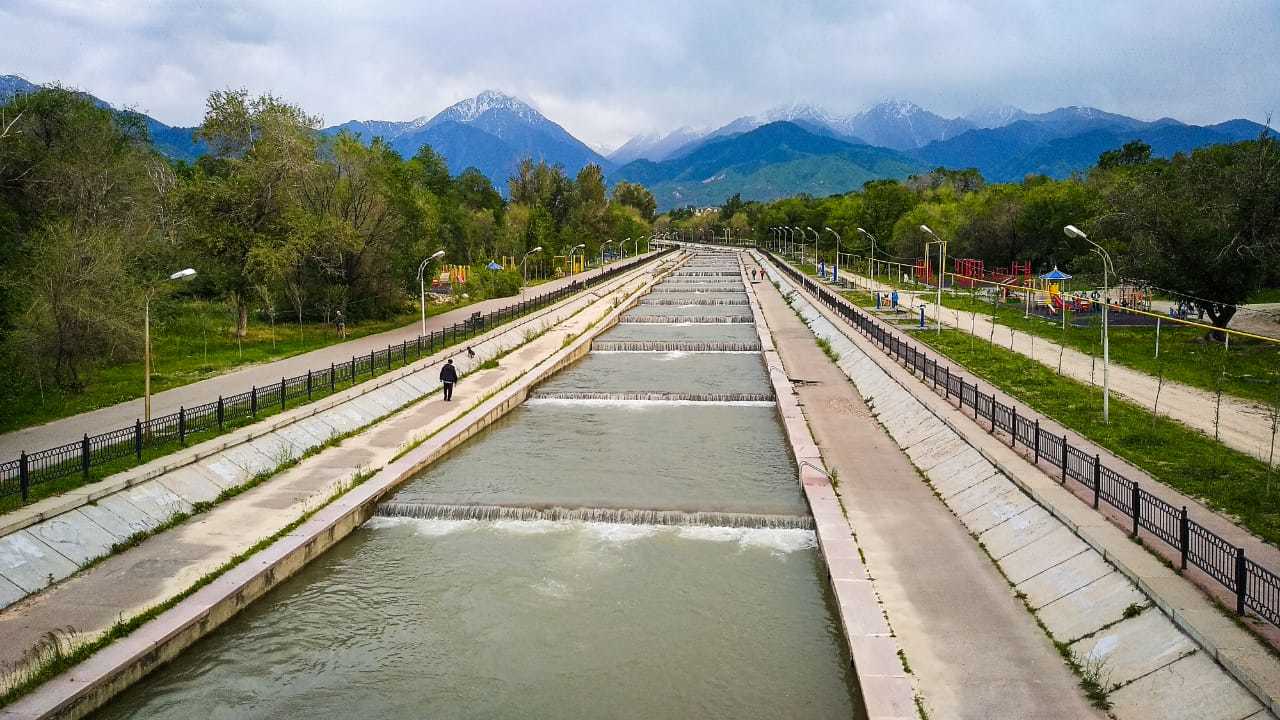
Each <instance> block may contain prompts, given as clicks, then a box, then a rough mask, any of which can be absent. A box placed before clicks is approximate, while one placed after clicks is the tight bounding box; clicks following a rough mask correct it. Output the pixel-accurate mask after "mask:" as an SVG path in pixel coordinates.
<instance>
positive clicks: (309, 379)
mask: <svg viewBox="0 0 1280 720" xmlns="http://www.w3.org/2000/svg"><path fill="white" fill-rule="evenodd" d="M307 402H311V368H307Z"/></svg>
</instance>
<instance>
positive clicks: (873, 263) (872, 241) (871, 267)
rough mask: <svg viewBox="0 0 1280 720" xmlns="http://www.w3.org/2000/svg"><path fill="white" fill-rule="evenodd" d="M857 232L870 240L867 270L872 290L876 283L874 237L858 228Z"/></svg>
mask: <svg viewBox="0 0 1280 720" xmlns="http://www.w3.org/2000/svg"><path fill="white" fill-rule="evenodd" d="M858 232H860V233H862V234H863V235H865V236H867V237H868V238H869V239H870V240H871V262H870V263H868V264H867V269H869V270H870V271H871V283H872V288H873V289H874V284H875V281H876V236H875V235H872V234H871V233H869V232H867V231H866V230H863V229H862V228H858Z"/></svg>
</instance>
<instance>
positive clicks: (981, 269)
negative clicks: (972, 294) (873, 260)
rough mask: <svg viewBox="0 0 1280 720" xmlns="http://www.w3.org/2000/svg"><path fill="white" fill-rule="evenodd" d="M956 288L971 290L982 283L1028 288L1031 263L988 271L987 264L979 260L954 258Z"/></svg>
mask: <svg viewBox="0 0 1280 720" xmlns="http://www.w3.org/2000/svg"><path fill="white" fill-rule="evenodd" d="M952 263H953V264H952V266H951V267H952V272H953V273H955V278H954V279H953V283H954V284H955V287H965V288H971V287H974V286H976V285H978V284H980V283H1001V284H1005V285H1021V286H1028V285H1030V284H1031V280H1032V275H1031V261H1030V260H1024V261H1022V262H1017V261H1014V262H1012V263H1010V264H1009V267H1008V268H1007V269H1006V268H999V269H996V270H987V268H986V263H985V262H984V261H982V260H979V259H977V258H952Z"/></svg>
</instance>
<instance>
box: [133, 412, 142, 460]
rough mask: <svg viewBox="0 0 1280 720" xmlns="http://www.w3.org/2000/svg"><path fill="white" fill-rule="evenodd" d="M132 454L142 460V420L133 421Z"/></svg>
mask: <svg viewBox="0 0 1280 720" xmlns="http://www.w3.org/2000/svg"><path fill="white" fill-rule="evenodd" d="M133 454H134V456H135V457H137V458H138V462H142V421H141V420H134V421H133Z"/></svg>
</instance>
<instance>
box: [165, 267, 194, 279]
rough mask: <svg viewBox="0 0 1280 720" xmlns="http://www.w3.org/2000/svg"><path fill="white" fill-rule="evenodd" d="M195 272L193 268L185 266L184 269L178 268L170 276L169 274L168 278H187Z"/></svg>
mask: <svg viewBox="0 0 1280 720" xmlns="http://www.w3.org/2000/svg"><path fill="white" fill-rule="evenodd" d="M195 274H196V271H195V268H187V269H185V270H179V271H178V272H176V273H174V274H172V275H170V276H169V279H170V280H185V279H186V278H189V277H191V276H193V275H195Z"/></svg>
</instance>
